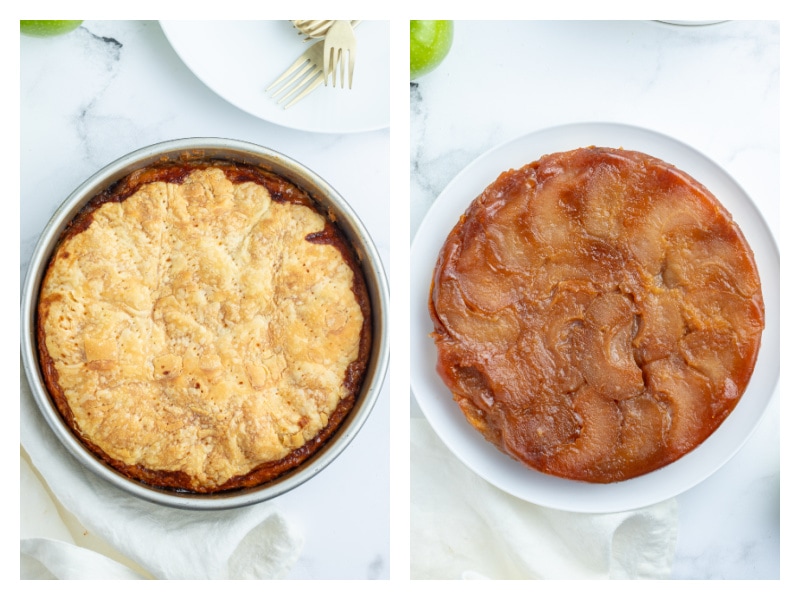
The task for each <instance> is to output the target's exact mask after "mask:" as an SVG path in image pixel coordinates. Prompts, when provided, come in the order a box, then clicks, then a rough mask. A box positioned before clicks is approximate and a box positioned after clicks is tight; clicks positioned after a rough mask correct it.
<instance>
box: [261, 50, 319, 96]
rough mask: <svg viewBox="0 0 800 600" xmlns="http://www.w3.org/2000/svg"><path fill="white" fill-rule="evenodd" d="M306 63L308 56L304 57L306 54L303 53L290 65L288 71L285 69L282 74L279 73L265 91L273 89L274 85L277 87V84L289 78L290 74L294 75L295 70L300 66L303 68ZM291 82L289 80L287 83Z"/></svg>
mask: <svg viewBox="0 0 800 600" xmlns="http://www.w3.org/2000/svg"><path fill="white" fill-rule="evenodd" d="M308 62H309V60H308V56H306V54H305V53H303V54H302V55H301V56H300V57H299V58H298V59H297V60H296V61H294V62H293V63H292V64H291V66H290V67H289V68H288V69H286V70H285V71H284V72H283V73H281V74H280V75H279V76H278V78H277V79H276V80H275V81H273V82H272V84H271V85H270V86H269V87H268V88H267V91H269V90H271V89H272V88H274V87H275V86H276V85H278V84H279V83H280V82H281V81H283V80H284V79H286V78H287V77H289V76H290V75H291V74H292V73H294V72H295V71H296V70H297V69H299V68H300V67H301V66H303V65H304V64H306V63H308ZM291 81H293V80H289V83H291Z"/></svg>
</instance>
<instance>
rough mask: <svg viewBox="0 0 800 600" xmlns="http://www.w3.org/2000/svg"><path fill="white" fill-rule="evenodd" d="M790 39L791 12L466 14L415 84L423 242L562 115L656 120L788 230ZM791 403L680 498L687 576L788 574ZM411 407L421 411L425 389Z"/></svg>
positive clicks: (680, 557) (416, 193)
mask: <svg viewBox="0 0 800 600" xmlns="http://www.w3.org/2000/svg"><path fill="white" fill-rule="evenodd" d="M779 36H780V32H779V26H778V23H777V22H736V21H730V22H725V23H721V24H717V25H713V26H705V27H679V26H672V25H666V24H663V23H660V22H654V21H602V22H600V21H596V22H580V21H572V22H524V21H515V22H502V21H492V22H480V21H457V22H456V28H455V40H454V44H453V47H452V50H451V53H450V55H449V56H448V57H447V59H446V60H445V62H444V63H443V64H442V65H441V66H440V67H439V69H438V70H436V71H434V72H433V73H431V74H429V75H427V76H425V77H423V78H421V79H420V80H419V81H418V82H417V83H416V84H412V85H411V92H410V93H411V99H410V104H411V131H410V133H411V148H410V149H411V211H412V212H411V235H412V238H413V235H414V233H415V232H416V230H417V228H418V227H419V224H420V222H421V221H422V219H423V218H424V216H425V213H426V211H427V210H428V209H429V208H430V206H431V205H432V203H433V202H434V201H435V199H436V197H437V195H438V194H439V193H440V192H441V191H442V190H443V189H444V187H445V186H446V185H447V184H448V182H449V181H450V180H451V179H452V178H453V177H454V176H455V175H457V174H458V173H459V172H460V171H461V170H462V169H464V168H465V167H466V166H467V165H468V164H469V163H470V162H471V161H472V160H474V159H475V158H477V157H478V156H480V155H481V154H483V153H484V152H486V151H487V150H490V149H491V148H493V147H494V146H496V145H498V144H501V143H503V142H506V141H508V140H511V139H514V138H516V137H519V136H520V135H522V134H524V133H528V132H531V131H535V130H538V129H542V128H545V127H549V126H552V125H559V124H564V123H574V122H585V121H603V122H620V123H627V124H632V125H638V126H642V127H646V128H650V129H654V130H657V131H660V132H662V133H665V134H667V135H670V136H672V137H675V138H678V139H680V140H683V141H684V142H685V143H687V144H689V145H691V146H693V147H694V148H696V149H697V150H699V151H700V152H702V153H704V154H706V155H707V156H709V157H711V158H712V159H713V160H714V161H715V162H717V163H718V164H719V165H721V166H722V167H723V168H725V169H726V170H727V171H728V172H729V173H730V174H731V175H732V176H733V177H734V178H735V179H736V180H737V181H738V182H739V183H740V185H741V186H742V187H743V188H744V189H745V190H746V191H747V192H748V194H749V195H750V196H751V197H752V198H753V199H754V201H755V202H756V203H757V205H758V207H759V209H760V210H761V211H762V214H763V215H764V217H765V219H766V221H767V223H768V225H769V226H770V228H771V230H772V232H773V235H774V236H775V238H776V239H778V231H779V227H778V217H779V130H778V125H779V111H778V106H779V80H780V72H779ZM535 158H538V157H531V160H534V159H535ZM509 166H510V167H511V166H514V165H509ZM778 242H779V243H780V240H778ZM412 268H413V265H412ZM778 404H779V403H778V392H777V391H776V393H775V394H774V396H773V399H772V402H771V404H770V407H769V409H768V410H767V412H766V414H765V416H764V418H763V420H762V422H761V423H760V425H759V426H758V428H757V430H756V431H755V433H754V434H753V436H752V437H751V438H750V440H749V441H748V442H747V444H746V445H745V446H744V447H743V448H742V449H741V451H740V452H739V453H738V454H737V455H736V456H735V457H734V458H733V459H732V460H731V461H730V462H728V463H727V464H726V465H725V466H724V467H723V468H722V469H721V470H719V471H718V472H717V473H716V474H715V475H713V476H712V477H710V478H709V479H707V480H706V481H704V482H703V483H701V484H700V485H698V486H696V487H695V488H694V489H691V490H689V491H687V492H685V493H683V494H681V495H680V496H679V497H678V505H679V523H678V528H679V529H678V546H677V551H676V555H675V558H674V567H673V573H672V576H673V578H675V579H775V578H778V577H779V576H780V570H779V567H780V557H779V551H780V484H779V481H780V463H779V416H778V412H779V406H778ZM411 413H412V415H419V414H420V413H419V408H418V407H417V406H416V404H415V403H414V401H413V398H412V406H411Z"/></svg>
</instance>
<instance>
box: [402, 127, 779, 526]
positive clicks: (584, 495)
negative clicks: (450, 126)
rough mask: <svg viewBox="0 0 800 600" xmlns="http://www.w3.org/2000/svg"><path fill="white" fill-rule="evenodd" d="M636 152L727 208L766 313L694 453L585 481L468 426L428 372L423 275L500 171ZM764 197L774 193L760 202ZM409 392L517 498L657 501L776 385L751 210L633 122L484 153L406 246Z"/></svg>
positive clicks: (741, 432)
mask: <svg viewBox="0 0 800 600" xmlns="http://www.w3.org/2000/svg"><path fill="white" fill-rule="evenodd" d="M591 145H594V146H607V147H613V148H618V147H622V148H625V149H628V150H637V151H639V152H644V153H646V154H650V155H652V156H655V157H658V158H660V159H662V160H665V161H666V162H668V163H671V164H674V165H675V166H676V167H678V168H679V169H682V170H683V171H685V172H687V173H688V174H690V175H691V176H693V177H694V178H695V179H697V180H698V181H700V182H701V183H703V184H704V185H705V186H706V187H707V188H708V189H709V190H710V191H711V192H712V193H713V194H714V195H715V196H716V197H717V198H718V199H719V200H720V202H721V203H722V204H723V205H724V206H725V207H726V208H727V209H728V210H729V211H730V212H731V214H732V215H733V218H734V220H735V221H736V222H737V223H738V225H739V226H740V227H741V229H742V231H743V232H744V234H745V236H746V238H747V240H748V242H749V244H750V246H751V248H752V249H753V253H754V255H755V258H756V262H757V264H758V269H759V274H760V276H761V283H762V291H763V295H764V303H765V311H766V329H765V330H764V333H763V336H762V341H761V350H760V353H759V357H758V360H757V363H756V368H755V371H754V373H753V376H752V378H751V380H750V384H749V386H748V388H747V390H746V392H745V394H744V395H743V397H742V398H741V400H740V401H739V404H738V405H737V407H736V408H735V409H734V411H733V412H732V413H731V414H730V415H729V416H728V418H727V419H726V420H725V421H724V422H723V423H722V425H721V426H720V427H719V428H718V429H717V431H716V432H714V434H712V435H711V436H710V437H709V438H708V439H707V440H706V441H705V442H704V443H703V444H701V445H700V446H699V447H698V448H696V449H695V450H694V451H692V452H690V453H689V454H687V455H685V456H684V457H682V458H681V459H679V460H677V461H675V462H674V463H672V464H670V465H667V466H666V467H663V468H661V469H659V470H657V471H653V472H651V473H648V474H646V475H643V476H640V477H637V478H634V479H630V480H627V481H623V482H619V483H612V484H592V483H584V482H578V481H570V480H566V479H560V478H557V477H552V476H549V475H545V474H543V473H540V472H538V471H534V470H531V469H528V468H526V467H525V466H523V465H522V463H519V462H517V461H515V460H513V459H511V458H509V457H507V456H506V455H505V454H502V453H501V452H499V451H498V450H497V449H496V448H495V447H494V446H493V445H491V444H490V443H489V442H487V441H485V440H484V439H483V437H482V436H481V435H480V434H479V433H478V432H477V431H476V430H475V429H473V428H472V427H471V426H470V425H469V424H468V423H467V421H466V419H465V418H464V415H463V414H462V413H461V411H460V409H459V408H458V405H457V404H456V403H455V402H454V401H453V400H452V399H451V398H452V397H451V394H450V392H449V390H448V389H447V388H446V387H445V385H444V384H443V383H442V381H441V379H440V378H439V376H438V375H437V373H436V347H435V346H434V343H433V341H432V339H431V338H430V337H429V334H430V332H431V331H432V330H433V327H432V324H431V320H430V316H429V314H428V294H429V290H430V284H431V276H432V273H433V268H434V264H435V262H436V258H437V256H438V254H439V250H440V248H441V247H442V245H443V244H444V241H445V238H446V237H447V235H448V234H449V232H450V230H451V229H452V228H453V227H454V226H455V224H456V222H457V221H458V219H459V217H460V216H461V215H462V214H463V213H464V211H465V210H466V209H467V207H468V205H469V204H470V202H471V201H472V200H473V199H474V198H475V197H477V196H478V195H479V194H480V193H481V192H482V191H483V190H484V189H485V188H486V187H487V186H488V185H489V184H490V183H492V182H493V181H494V180H495V179H496V178H497V176H498V175H500V173H502V172H503V171H506V170H508V169H512V168H519V167H522V166H524V165H526V164H528V163H530V162H533V161H535V160H537V159H538V158H539V157H541V156H542V155H544V154H550V153H553V152H560V151H566V150H572V149H575V148H579V147H585V146H591ZM765 201H767V202H772V201H777V200H776V199H772V198H768V199H765ZM411 264H412V265H414V269H413V273H412V278H411V279H412V280H411V340H410V343H411V348H410V355H411V356H410V359H411V388H412V391H413V393H414V397H415V398H416V400H417V403H418V404H419V407H420V409H421V410H422V412H423V413H424V415H425V417H426V418H427V419H428V421H429V422H430V424H431V426H432V427H433V429H434V430H435V431H436V433H437V434H438V436H439V437H440V438H441V440H442V441H443V442H444V443H445V444H446V445H447V446H448V448H449V449H450V450H451V451H452V452H453V453H454V454H455V455H456V456H457V457H458V458H459V459H460V460H461V461H462V462H463V463H464V464H465V465H466V466H467V467H468V468H470V469H471V470H472V471H474V472H475V473H476V474H477V475H479V476H480V477H482V478H483V479H485V480H486V481H488V482H489V483H491V484H493V485H495V486H496V487H498V488H500V489H502V490H504V491H506V492H508V493H509V494H512V495H514V496H516V497H518V498H521V499H523V500H526V501H528V502H532V503H535V504H539V505H542V506H547V507H551V508H557V509H561V510H569V511H575V512H584V513H602V512H618V511H623V510H632V509H635V508H641V507H644V506H649V505H651V504H655V503H656V502H660V501H662V500H666V499H668V498H671V497H673V496H676V495H677V494H680V493H681V492H683V491H686V490H687V489H689V488H691V487H692V486H694V485H696V484H698V483H700V482H701V481H703V480H704V479H705V478H707V477H708V476H709V475H711V474H712V473H714V471H716V470H717V469H719V468H720V467H721V466H722V465H724V464H725V463H726V462H727V461H728V460H729V459H730V458H731V457H732V456H733V455H734V454H735V453H736V452H737V451H738V450H739V449H740V448H741V447H742V445H743V444H744V443H745V441H746V440H747V439H748V437H749V436H750V434H751V433H752V432H753V430H754V429H755V427H756V425H757V424H758V422H759V421H760V419H761V417H762V415H763V413H764V410H765V409H766V407H767V405H768V404H769V402H770V399H771V397H772V395H773V391H774V389H775V386H776V384H777V381H778V363H779V353H780V351H779V336H778V332H779V324H778V319H779V310H778V294H779V257H778V250H777V247H776V245H775V242H774V240H773V237H772V235H771V233H770V231H769V229H768V227H767V225H766V223H765V222H764V220H763V218H762V217H761V214H760V213H759V211H758V209H757V208H756V206H755V205H754V203H753V202H752V200H751V199H750V198H749V197H748V196H747V194H746V193H745V192H744V190H742V188H741V187H740V186H739V185H738V184H737V183H736V182H735V181H734V180H733V179H732V178H731V177H730V176H729V175H728V174H727V173H726V172H725V171H724V170H723V169H721V168H720V167H719V166H717V165H716V164H715V163H714V162H712V161H711V160H710V159H708V158H706V157H705V156H704V155H702V154H700V153H699V152H697V151H696V150H694V149H692V148H691V147H689V146H687V145H685V144H683V143H682V142H679V141H677V140H675V139H672V138H670V137H667V136H664V135H662V134H659V133H656V132H654V131H650V130H646V129H641V128H638V127H633V126H628V125H620V124H611V123H579V124H570V125H564V126H558V127H553V128H550V129H545V130H542V131H538V132H534V133H530V134H528V135H525V136H523V137H521V138H518V139H516V140H513V141H511V142H509V143H507V144H504V145H502V146H499V147H497V148H495V149H494V150H491V151H489V152H487V153H486V154H484V155H483V156H481V157H480V158H478V159H477V160H475V161H474V162H473V163H472V164H470V165H469V166H468V167H467V168H465V169H464V170H463V171H462V172H461V173H460V174H459V175H458V176H457V177H456V178H455V179H454V180H453V181H452V182H451V183H450V184H449V185H448V186H447V188H446V189H445V190H444V191H443V192H442V193H441V195H440V196H439V197H438V198H437V200H436V202H435V203H434V205H433V206H432V207H431V209H430V211H429V212H428V214H427V215H426V217H425V219H424V220H423V222H422V224H421V226H420V228H419V231H418V232H417V235H416V238H415V239H414V243H413V246H412V249H411Z"/></svg>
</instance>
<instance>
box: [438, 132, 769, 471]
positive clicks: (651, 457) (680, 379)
mask: <svg viewBox="0 0 800 600" xmlns="http://www.w3.org/2000/svg"><path fill="white" fill-rule="evenodd" d="M429 312H430V315H431V318H432V322H433V329H434V331H433V334H432V336H433V339H434V342H435V344H436V347H437V351H438V362H437V371H438V373H439V375H440V376H441V378H442V379H443V381H444V383H445V384H446V385H447V387H448V388H449V389H450V390H451V392H452V394H453V399H454V400H455V401H456V402H457V403H458V405H459V407H460V408H461V410H462V411H463V413H464V415H465V416H466V418H467V420H468V421H469V422H470V424H471V425H472V426H473V427H475V428H476V429H477V430H478V431H479V432H480V433H481V434H482V435H483V436H484V437H485V438H486V439H487V440H488V441H489V442H491V443H493V444H494V445H495V446H497V448H499V449H500V450H501V451H503V452H505V453H506V454H508V455H510V456H511V457H513V458H514V459H516V460H518V461H520V462H522V463H523V464H525V465H527V466H529V467H531V468H533V469H536V470H539V471H541V472H544V473H548V474H551V475H555V476H558V477H562V478H567V479H573V480H580V481H586V482H594V483H610V482H615V481H622V480H626V479H630V478H633V477H636V476H639V475H643V474H645V473H648V472H651V471H653V470H655V469H658V468H660V467H662V466H664V465H667V464H669V463H671V462H673V461H675V460H677V459H678V458H680V457H681V456H683V455H685V454H686V453H688V452H690V451H691V450H692V449H694V448H696V447H697V446H698V445H699V444H701V443H702V442H703V441H704V440H705V439H706V438H707V437H708V436H709V435H711V434H712V433H713V432H714V431H715V430H716V429H717V428H718V427H719V425H720V424H721V423H722V422H723V421H724V419H725V418H726V417H727V415H728V414H730V412H731V411H732V410H733V409H734V407H735V406H736V404H737V402H738V401H739V399H740V398H741V396H742V394H743V393H744V390H745V388H746V386H747V384H748V381H749V379H750V376H751V374H752V372H753V369H754V366H755V362H756V358H757V355H758V350H759V346H760V341H761V332H762V330H763V328H764V319H765V315H764V304H763V300H762V296H761V285H760V280H759V276H758V271H757V268H756V263H755V260H754V257H753V254H752V251H751V249H750V247H749V246H748V244H747V241H746V240H745V239H744V237H743V235H742V233H741V231H740V230H739V228H738V226H737V225H736V224H735V223H734V222H733V220H732V219H731V216H730V214H729V213H728V212H727V211H726V210H725V208H724V207H723V206H722V205H721V204H720V202H719V201H718V200H717V199H716V198H715V197H714V196H713V195H712V194H711V193H710V192H709V191H708V190H707V189H706V188H705V187H704V186H703V185H702V184H701V183H699V182H697V181H695V180H694V179H693V178H692V177H691V176H689V175H688V174H686V173H684V172H682V171H680V170H679V169H677V168H675V167H674V166H672V165H669V164H667V163H665V162H664V161H661V160H659V159H657V158H655V157H652V156H648V155H646V154H642V153H639V152H634V151H629V150H621V149H612V148H597V147H588V148H579V149H576V150H573V151H569V152H560V153H556V154H551V155H547V156H544V157H542V158H541V159H539V160H537V161H535V162H532V163H530V164H528V165H526V166H524V167H522V168H520V169H516V170H510V171H507V172H505V173H503V174H501V175H500V176H499V177H498V178H497V180H496V181H494V182H493V183H492V184H491V185H489V186H488V187H487V188H486V190H485V191H484V192H483V193H482V194H481V195H480V196H479V197H478V198H476V199H475V200H474V201H473V202H472V203H471V205H470V206H469V208H468V209H467V211H466V212H465V214H464V215H463V216H462V217H461V219H460V220H459V222H458V223H457V224H456V225H455V227H454V228H453V230H452V231H451V232H450V234H449V235H448V237H447V239H446V241H445V243H444V245H443V247H442V249H441V252H440V254H439V257H438V260H437V263H436V266H435V269H434V273H433V278H432V284H431V291H430V297H429Z"/></svg>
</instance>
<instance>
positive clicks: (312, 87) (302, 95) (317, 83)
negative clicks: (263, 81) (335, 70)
mask: <svg viewBox="0 0 800 600" xmlns="http://www.w3.org/2000/svg"><path fill="white" fill-rule="evenodd" d="M324 78H325V76H324V75H323V74H322V72H321V71H320V72H319V73H317V76H316V78H315V79H314V80H313V81H312V82H311V83H310V84H309V85H308V87H306V89H304V90H303V91H302V92H300V93H299V94H298V95H297V96H295V97H294V98H293V99H292V101H291V102H289V103H288V104H287V105H286V106H284V107H283V108H284V109H287V108H289V107H290V106H292V105H293V104H295V103H296V102H299V101H300V100H302V99H303V98H305V97H306V96H307V95H308V94H310V93H311V92H313V91H314V90H315V89H317V88H318V87H319V86H320V85H321V84H322V80H323V79H324ZM281 100H282V99H281Z"/></svg>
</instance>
